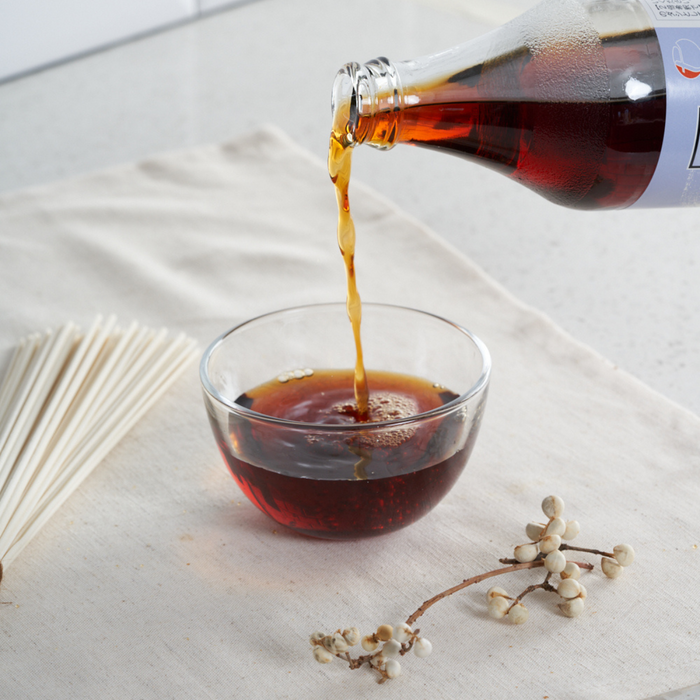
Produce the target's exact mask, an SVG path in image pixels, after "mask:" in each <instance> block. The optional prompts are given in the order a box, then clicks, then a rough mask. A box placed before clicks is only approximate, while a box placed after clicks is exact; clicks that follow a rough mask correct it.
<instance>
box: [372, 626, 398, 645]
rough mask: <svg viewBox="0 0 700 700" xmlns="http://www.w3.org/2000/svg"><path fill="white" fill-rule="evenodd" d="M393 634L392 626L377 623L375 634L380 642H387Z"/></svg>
mask: <svg viewBox="0 0 700 700" xmlns="http://www.w3.org/2000/svg"><path fill="white" fill-rule="evenodd" d="M393 634H394V628H393V627H392V626H391V625H379V627H377V631H376V632H375V635H376V637H377V639H378V640H379V641H381V642H388V641H389V640H390V639H391V637H392V635H393Z"/></svg>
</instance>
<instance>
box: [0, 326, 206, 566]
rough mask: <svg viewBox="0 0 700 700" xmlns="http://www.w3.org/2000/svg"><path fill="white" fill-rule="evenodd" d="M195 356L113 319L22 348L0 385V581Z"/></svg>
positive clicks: (174, 341)
mask: <svg viewBox="0 0 700 700" xmlns="http://www.w3.org/2000/svg"><path fill="white" fill-rule="evenodd" d="M195 354H196V346H195V342H194V341H193V340H191V339H189V338H187V337H185V336H184V335H179V336H177V337H174V338H171V337H168V334H167V331H166V330H165V329H162V330H159V331H155V330H152V329H149V328H144V327H142V326H140V325H138V324H137V323H132V324H131V325H130V326H129V327H128V328H126V329H121V328H119V327H117V323H116V318H114V317H110V318H108V319H107V320H106V321H103V319H102V318H101V317H98V318H97V319H96V320H95V322H94V323H93V325H92V326H91V327H90V329H89V330H88V331H87V332H85V333H83V332H82V331H81V330H80V329H79V328H78V327H77V326H76V325H74V324H73V323H68V324H66V325H65V326H63V327H61V328H60V329H58V330H57V331H55V332H52V331H47V332H46V333H45V334H44V335H40V334H34V335H31V336H29V337H27V338H24V339H23V340H21V341H20V343H19V345H18V346H17V348H16V351H15V353H14V356H13V358H12V360H11V362H10V365H9V368H8V370H7V371H6V372H5V375H4V379H3V380H2V384H0V579H2V569H3V567H5V568H7V566H9V565H10V564H11V563H12V562H13V561H14V560H15V558H16V557H17V555H18V554H19V553H20V552H21V551H22V549H24V547H25V546H26V545H27V544H28V543H29V541H30V540H31V539H32V537H33V536H34V535H35V534H36V533H37V532H38V531H39V529H40V528H41V527H42V526H43V525H44V524H45V523H46V522H47V521H48V519H49V518H50V517H51V516H52V515H53V514H54V513H55V512H56V510H58V508H59V507H60V506H61V505H62V504H63V503H64V501H65V500H66V499H67V498H68V496H70V494H71V493H72V492H73V491H75V489H76V488H78V486H79V485H80V484H81V482H82V481H83V480H84V479H85V478H86V477H87V476H88V474H90V472H91V471H92V470H93V469H94V468H95V467H96V466H97V464H98V463H99V462H100V461H101V460H102V459H103V458H104V457H105V455H106V454H107V453H108V452H109V451H110V450H111V449H112V447H114V446H115V445H116V444H117V442H118V441H119V440H120V439H121V438H122V437H123V436H124V434H125V433H126V432H127V431H128V430H129V429H130V428H131V427H132V426H133V425H134V424H135V423H136V422H137V421H138V420H139V418H141V416H143V414H144V413H146V411H148V409H149V408H150V407H151V406H152V405H153V404H154V403H155V402H156V401H157V400H158V399H159V398H160V396H161V395H162V394H163V393H164V392H165V391H166V390H167V389H168V387H169V386H170V385H171V384H172V383H173V382H174V381H175V380H176V379H177V377H178V376H179V375H180V374H181V373H182V371H183V370H184V369H185V367H186V366H187V365H188V364H189V363H190V362H191V361H192V360H193V359H194V357H195Z"/></svg>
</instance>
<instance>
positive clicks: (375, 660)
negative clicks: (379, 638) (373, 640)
mask: <svg viewBox="0 0 700 700" xmlns="http://www.w3.org/2000/svg"><path fill="white" fill-rule="evenodd" d="M385 661H386V659H385V658H384V654H382V652H381V651H378V652H377V653H376V654H374V655H373V656H372V658H371V659H370V660H369V662H370V664H372V666H374V667H375V668H379V667H380V666H383V665H384V662H385Z"/></svg>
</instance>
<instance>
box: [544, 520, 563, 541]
mask: <svg viewBox="0 0 700 700" xmlns="http://www.w3.org/2000/svg"><path fill="white" fill-rule="evenodd" d="M565 532H566V523H565V522H564V519H563V518H552V519H551V520H550V521H549V525H547V534H548V535H559V536H560V537H561V536H562V535H563V534H564V533H565Z"/></svg>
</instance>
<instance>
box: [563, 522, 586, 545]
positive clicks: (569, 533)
mask: <svg viewBox="0 0 700 700" xmlns="http://www.w3.org/2000/svg"><path fill="white" fill-rule="evenodd" d="M579 532H581V526H580V525H579V523H578V520H567V521H566V530H564V534H563V535H562V536H561V538H562V539H563V540H573V539H574V537H576V535H578V533H579Z"/></svg>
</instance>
